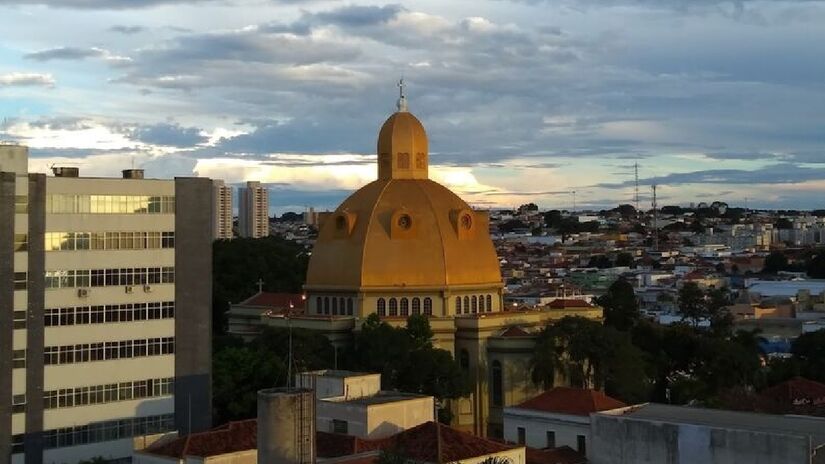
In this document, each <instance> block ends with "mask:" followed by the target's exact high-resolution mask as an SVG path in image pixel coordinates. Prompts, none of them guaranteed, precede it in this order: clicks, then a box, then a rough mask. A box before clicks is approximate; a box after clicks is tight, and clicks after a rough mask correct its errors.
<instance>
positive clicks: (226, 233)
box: [212, 179, 233, 240]
mask: <svg viewBox="0 0 825 464" xmlns="http://www.w3.org/2000/svg"><path fill="white" fill-rule="evenodd" d="M212 198H213V200H214V205H213V206H212V239H214V240H230V239H232V237H233V234H232V187H231V186H227V185H226V184H224V182H223V181H222V180H218V179H215V180H213V181H212Z"/></svg>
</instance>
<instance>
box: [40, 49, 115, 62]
mask: <svg viewBox="0 0 825 464" xmlns="http://www.w3.org/2000/svg"><path fill="white" fill-rule="evenodd" d="M104 54H105V51H104V50H102V49H100V48H78V47H58V48H50V49H48V50H41V51H39V52H33V53H28V54H26V55H24V57H25V58H26V59H29V60H35V61H50V60H85V59H86V58H93V57H100V56H103V55H104Z"/></svg>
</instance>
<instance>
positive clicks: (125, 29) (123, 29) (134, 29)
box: [109, 24, 146, 35]
mask: <svg viewBox="0 0 825 464" xmlns="http://www.w3.org/2000/svg"><path fill="white" fill-rule="evenodd" d="M109 30H110V31H112V32H117V33H120V34H126V35H131V34H137V33H139V32H143V31H145V30H146V28H145V27H143V26H124V25H122V24H117V25H114V26H112V27H110V28H109Z"/></svg>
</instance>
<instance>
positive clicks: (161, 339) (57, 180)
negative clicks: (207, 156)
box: [0, 145, 212, 464]
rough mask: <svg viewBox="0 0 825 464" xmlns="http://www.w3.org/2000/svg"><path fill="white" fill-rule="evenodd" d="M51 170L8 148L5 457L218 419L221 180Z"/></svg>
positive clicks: (75, 451) (0, 405)
mask: <svg viewBox="0 0 825 464" xmlns="http://www.w3.org/2000/svg"><path fill="white" fill-rule="evenodd" d="M53 171H54V173H55V176H54V177H47V176H46V175H45V174H34V173H29V172H28V152H27V149H26V148H25V147H22V146H14V145H4V146H0V218H2V220H0V309H2V311H0V398H2V399H3V401H0V463H3V464H6V463H9V462H11V463H15V464H16V463H23V462H27V463H40V462H44V463H63V462H77V461H79V460H83V459H90V458H93V457H96V456H102V457H104V458H106V459H120V458H124V459H125V458H128V457H129V456H130V455H131V451H132V437H133V436H136V435H145V434H146V433H147V432H160V431H167V430H173V429H177V430H180V431H182V432H184V433H186V432H188V431H190V430H204V429H207V428H209V427H210V425H211V424H210V421H211V419H210V410H211V407H210V400H211V398H210V390H211V387H210V385H211V381H210V364H211V358H210V335H211V310H210V305H211V293H212V292H211V285H212V284H211V281H212V279H211V267H212V252H211V250H212V247H211V236H210V234H209V232H208V231H209V229H210V225H211V222H210V221H211V219H212V202H211V198H212V195H211V193H212V184H211V181H210V180H209V179H202V178H176V179H174V180H156V179H144V178H143V171H142V170H139V169H128V170H125V171H123V178H122V179H119V178H82V177H79V172H78V168H71V167H69V168H54V169H53Z"/></svg>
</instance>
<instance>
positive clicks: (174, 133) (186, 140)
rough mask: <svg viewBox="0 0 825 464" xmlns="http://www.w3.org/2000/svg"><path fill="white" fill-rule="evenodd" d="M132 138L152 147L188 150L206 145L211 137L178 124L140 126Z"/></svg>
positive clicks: (196, 129)
mask: <svg viewBox="0 0 825 464" xmlns="http://www.w3.org/2000/svg"><path fill="white" fill-rule="evenodd" d="M130 136H131V138H133V139H134V140H139V141H141V142H143V143H147V144H151V145H163V146H169V147H178V148H188V147H192V146H194V145H199V144H202V143H205V142H206V141H208V140H209V137H207V136H206V135H204V134H203V133H202V131H201V129H198V128H196V127H181V126H180V125H178V124H176V123H171V124H170V123H158V124H153V125H149V126H140V127H137V128H136V129H134V130H132V131H131V134H130Z"/></svg>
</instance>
